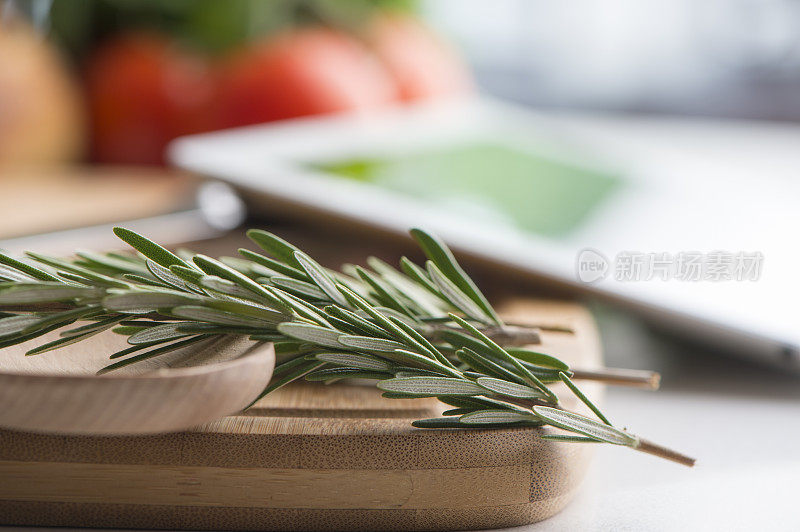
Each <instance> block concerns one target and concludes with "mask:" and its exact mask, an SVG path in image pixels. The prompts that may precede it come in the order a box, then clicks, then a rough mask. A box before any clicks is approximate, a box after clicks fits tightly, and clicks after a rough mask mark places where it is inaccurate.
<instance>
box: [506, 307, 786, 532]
mask: <svg viewBox="0 0 800 532" xmlns="http://www.w3.org/2000/svg"><path fill="white" fill-rule="evenodd" d="M598 321H599V323H600V326H601V331H602V333H603V339H604V346H605V350H606V361H607V364H608V365H609V366H620V367H640V368H652V369H656V370H659V371H661V372H662V377H663V380H662V388H661V390H660V391H658V392H646V391H639V390H633V389H626V388H611V389H609V392H608V394H607V396H606V400H605V406H604V408H603V411H604V413H605V414H606V415H608V416H609V417H610V419H611V420H612V422H615V423H619V424H622V425H626V426H628V427H629V428H630V429H631V430H632V431H634V432H637V433H639V434H641V435H642V436H645V437H647V438H648V439H651V440H654V441H657V442H659V443H662V444H664V445H667V446H671V447H674V448H675V449H678V450H680V451H684V452H686V453H688V454H690V455H693V456H695V457H696V458H697V459H698V462H697V466H696V467H695V468H694V469H688V468H685V467H682V466H679V465H676V464H672V463H670V462H666V461H662V460H658V459H656V458H653V457H650V456H647V455H643V454H639V453H634V452H630V451H629V450H628V449H623V448H616V447H611V446H604V445H599V446H598V449H597V453H596V455H595V458H594V461H593V463H592V466H591V468H590V470H589V473H588V476H587V478H586V479H585V481H584V483H583V485H582V488H581V490H580V493H579V495H578V496H577V497H576V499H575V500H574V501H573V502H572V503H571V504H570V505H569V506H568V507H567V508H566V509H565V510H564V511H563V512H561V513H560V514H558V515H556V516H554V517H552V518H551V519H548V520H547V521H544V522H541V523H537V524H534V525H530V526H527V527H520V528H515V529H510V530H517V531H521V530H525V531H531V532H534V531H535V532H540V531H551V530H557V531H560V530H615V531H617V530H670V531H671V530H682V531H683V530H704V531H705V530H720V531H723V530H724V531H735V530H770V531H777V530H794V531H796V530H800V489H798V482H800V377H797V376H791V375H785V374H781V373H779V372H778V371H774V370H769V369H765V368H762V367H759V366H754V365H751V364H750V363H746V362H740V361H738V360H735V359H730V358H726V357H724V356H719V355H714V354H712V353H709V352H707V351H705V350H703V349H700V348H698V347H694V346H687V345H680V344H678V343H677V342H675V341H673V340H669V339H666V338H663V337H660V336H659V335H657V334H653V333H652V332H650V331H648V330H647V329H646V328H645V327H643V326H642V325H641V324H639V323H638V322H637V321H635V320H634V319H633V318H631V317H629V316H623V315H619V314H615V313H611V312H609V311H607V310H604V311H601V312H600V313H599V314H598Z"/></svg>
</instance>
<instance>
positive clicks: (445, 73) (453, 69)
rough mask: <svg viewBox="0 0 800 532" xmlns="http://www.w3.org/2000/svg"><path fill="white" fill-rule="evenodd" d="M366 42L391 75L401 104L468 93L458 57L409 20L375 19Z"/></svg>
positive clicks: (466, 72) (465, 73)
mask: <svg viewBox="0 0 800 532" xmlns="http://www.w3.org/2000/svg"><path fill="white" fill-rule="evenodd" d="M367 41H368V42H369V44H370V45H371V47H372V49H373V50H374V52H375V53H376V54H377V55H378V57H379V58H380V60H381V61H382V62H383V64H384V66H385V67H386V69H387V70H388V71H389V72H390V74H391V75H392V78H393V79H394V82H395V84H396V86H397V90H398V92H399V97H400V99H401V100H406V101H409V100H418V99H425V98H435V97H442V96H452V95H457V94H464V93H467V92H470V91H471V90H472V78H471V76H470V73H469V70H468V68H467V67H466V65H465V64H464V62H463V61H462V60H461V58H460V57H459V56H458V54H456V53H455V51H454V50H453V49H452V48H450V47H449V46H448V44H447V43H445V42H444V41H443V40H442V39H440V38H439V37H438V36H437V35H436V34H435V33H434V32H433V31H432V30H431V29H430V28H428V27H426V26H425V25H424V24H422V22H420V21H419V20H417V19H415V18H413V17H411V16H408V15H403V14H400V13H385V14H381V15H378V16H376V17H375V18H374V19H373V20H372V23H371V25H370V27H369V30H368V32H367Z"/></svg>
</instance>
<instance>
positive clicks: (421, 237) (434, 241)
mask: <svg viewBox="0 0 800 532" xmlns="http://www.w3.org/2000/svg"><path fill="white" fill-rule="evenodd" d="M410 233H411V236H412V237H413V238H414V240H416V241H417V243H418V244H419V246H420V247H421V248H422V250H423V251H424V252H425V255H427V257H428V259H430V260H431V261H432V262H433V263H434V264H435V265H436V266H437V267H438V268H439V269H440V270H441V271H442V273H444V275H445V276H447V278H448V279H449V280H450V281H452V282H453V284H455V285H456V286H457V287H458V288H460V289H461V291H462V292H464V293H465V294H467V296H469V297H470V299H472V300H473V301H474V302H475V303H476V304H477V305H478V306H479V307H480V308H481V309H482V310H483V312H485V313H486V314H487V315H488V316H489V317H490V318H491V319H492V321H493V322H494V323H496V324H498V325H502V324H503V322H502V321H501V320H500V317H499V316H498V315H497V313H496V312H495V311H494V309H493V308H492V306H491V305H490V304H489V301H488V300H487V299H486V297H485V296H484V295H483V294H482V293H481V291H480V290H479V289H478V287H477V286H476V285H475V283H474V282H473V281H472V279H470V278H469V276H468V275H467V273H466V272H465V271H464V270H463V269H461V266H460V265H459V264H458V262H457V261H456V258H455V257H454V256H453V253H452V252H451V251H450V249H448V247H447V246H446V245H445V244H444V243H443V242H442V241H440V240H439V239H438V238H436V237H434V236H433V235H430V234H428V233H426V232H425V231H423V230H422V229H412V230H411V231H410Z"/></svg>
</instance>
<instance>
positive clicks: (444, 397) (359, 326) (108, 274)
mask: <svg viewBox="0 0 800 532" xmlns="http://www.w3.org/2000/svg"><path fill="white" fill-rule="evenodd" d="M114 232H115V233H116V235H117V236H118V237H119V238H121V239H122V240H123V241H125V242H126V243H128V244H129V245H130V246H131V247H133V248H134V249H135V250H136V252H137V253H136V254H130V255H128V254H120V253H109V254H96V253H86V252H79V253H77V254H76V257H75V258H74V259H72V260H63V259H57V258H53V257H46V256H43V255H38V254H33V253H29V254H27V257H25V258H21V259H16V258H12V257H9V256H6V255H3V254H0V311H2V312H0V347H5V346H10V345H14V344H18V343H21V342H26V341H28V340H31V339H33V338H36V337H38V336H41V335H43V334H45V333H47V332H49V331H52V330H55V329H58V328H61V327H65V326H67V325H70V324H72V323H74V322H76V321H79V320H80V321H84V322H88V323H87V324H84V325H81V326H79V327H76V328H72V329H69V330H66V331H64V332H62V333H61V338H59V339H57V340H55V341H52V342H49V343H47V344H44V345H42V346H39V347H36V348H33V349H31V350H30V351H28V353H27V354H28V355H37V354H39V353H43V352H46V351H50V350H54V349H57V348H58V347H61V346H63V345H68V344H71V343H74V342H78V341H81V340H83V339H85V338H88V337H89V336H92V335H94V334H97V333H99V332H102V331H105V330H107V329H109V328H112V327H113V331H114V332H116V333H118V334H123V335H125V336H127V337H128V343H129V344H131V347H129V348H127V349H124V350H122V351H119V352H117V353H112V354H110V357H109V358H110V359H112V360H113V363H111V364H109V365H108V366H106V367H105V368H103V369H101V370H100V372H99V373H105V372H108V371H114V370H116V369H118V368H121V367H124V366H127V365H130V364H134V363H136V362H139V361H142V360H147V359H150V358H153V357H156V356H160V355H163V354H166V353H169V352H172V351H174V350H176V349H180V348H182V347H184V346H186V345H190V344H193V343H196V342H200V341H202V340H205V339H208V338H212V337H214V336H217V335H244V336H249V337H250V338H251V339H253V340H257V341H271V342H274V344H275V350H276V355H277V359H278V360H277V363H276V367H275V371H274V375H273V378H272V381H271V382H270V383H268V385H267V386H266V388H265V389H264V392H263V393H262V394H261V396H259V399H260V398H261V397H263V396H264V395H266V394H267V393H270V392H271V391H273V390H275V389H277V388H279V387H281V386H284V385H286V384H288V383H290V382H293V381H295V380H298V379H302V378H305V379H306V380H312V381H329V380H339V379H343V378H368V379H375V380H377V386H378V388H380V389H381V390H383V395H384V396H385V397H390V398H415V397H437V398H438V399H439V400H441V401H442V402H444V403H446V404H448V405H451V406H453V407H454V408H452V409H450V410H447V411H445V412H444V417H442V418H435V419H425V420H418V421H415V422H414V423H413V424H414V425H415V426H417V427H421V428H439V427H445V428H493V427H539V426H543V425H548V426H551V427H555V428H558V429H561V430H563V431H566V432H567V434H551V433H546V434H543V435H541V437H542V438H544V439H549V440H553V441H559V442H605V443H611V444H614V445H622V446H626V447H630V448H632V449H636V450H640V451H643V452H647V453H651V454H655V455H658V456H660V457H662V458H666V459H669V460H673V461H676V462H679V463H682V464H685V465H693V463H694V460H693V459H692V458H689V457H687V456H684V455H682V454H680V453H677V452H675V451H671V450H669V449H666V448H663V447H660V446H658V445H655V444H653V443H651V442H649V441H646V440H643V439H641V438H639V437H638V436H636V435H633V434H631V433H629V432H627V431H625V430H621V429H618V428H615V427H613V426H612V425H611V424H610V422H609V421H608V418H607V417H606V416H605V415H604V414H603V413H602V412H601V411H600V410H599V409H598V408H597V406H596V405H594V404H593V403H592V402H591V401H590V400H589V399H588V398H587V397H586V396H585V395H584V394H583V393H582V392H581V391H580V390H579V389H578V387H577V386H576V385H575V384H574V383H573V381H572V378H581V377H583V378H593V379H597V380H608V379H609V378H610V379H611V380H615V381H618V382H623V383H624V382H629V383H631V382H632V383H634V384H637V383H638V384H641V381H642V379H641V378H638V377H637V376H636V375H635V374H631V373H625V374H620V373H619V372H618V371H617V372H612V373H611V374H610V375H611V376H610V377H609V374H604V373H603V372H597V371H593V372H592V371H581V370H573V369H571V368H570V367H569V366H568V365H567V364H565V363H564V362H563V361H561V360H560V359H558V358H556V357H554V356H552V355H548V354H544V353H539V352H536V351H533V350H530V349H527V348H522V347H519V346H520V345H529V344H533V343H538V342H539V336H538V330H537V329H535V328H533V329H532V328H526V327H520V326H517V325H507V324H505V323H504V322H503V321H502V320H501V319H500V318H499V316H498V314H497V312H495V310H494V309H493V308H492V306H491V305H490V303H489V301H488V299H487V298H486V297H485V296H484V295H483V294H482V293H481V291H480V289H479V288H478V287H477V285H476V284H475V283H474V282H473V281H472V280H471V279H470V278H469V276H467V274H466V273H465V272H464V270H463V269H462V268H461V266H460V265H459V264H458V262H457V261H456V259H455V257H454V256H453V254H452V253H451V251H450V250H449V249H448V248H447V246H445V245H444V243H442V242H441V241H440V240H439V239H437V238H436V237H434V236H432V235H430V234H428V233H426V232H424V231H422V230H419V229H413V230H412V231H411V234H412V236H413V237H414V239H415V240H416V241H417V242H418V243H419V245H420V247H421V248H422V250H423V251H424V252H425V254H426V256H427V257H428V261H427V262H426V264H425V265H424V267H423V266H420V265H417V264H414V263H413V262H412V261H410V260H409V259H407V258H405V257H404V258H403V259H402V261H401V263H400V269H395V268H393V267H392V266H390V265H388V264H386V263H384V262H383V261H380V260H378V259H375V258H370V259H369V260H368V265H369V267H368V268H363V267H358V266H345V267H344V268H343V271H341V272H340V271H333V270H329V269H327V268H325V267H323V266H322V265H320V264H319V263H318V262H316V261H315V260H314V259H313V258H311V257H310V256H309V255H307V254H306V253H304V252H303V251H301V250H300V249H298V248H297V247H295V246H293V245H292V244H290V243H288V242H286V241H284V240H282V239H281V238H279V237H277V236H275V235H273V234H271V233H268V232H266V231H261V230H251V231H248V233H247V234H248V236H249V237H250V239H251V240H252V241H253V242H254V243H256V244H257V245H258V246H259V247H260V248H261V249H262V250H263V252H264V253H266V255H265V254H263V253H256V252H253V251H250V250H240V254H241V257H223V258H221V259H219V260H216V259H213V258H211V257H206V256H204V255H195V254H192V253H189V252H178V253H173V252H170V251H168V250H166V249H164V248H163V247H161V246H159V245H158V244H156V243H155V242H153V241H151V240H149V239H147V238H145V237H143V236H141V235H138V234H136V233H134V232H132V231H129V230H127V229H123V228H117V229H115V230H114ZM653 380H654V379H653V375H652V374H649V373H648V374H647V375H645V377H644V381H645V382H653ZM553 382H563V383H564V384H566V386H567V387H568V389H569V390H571V392H573V393H574V394H575V396H576V397H577V398H578V399H579V400H580V401H582V402H583V403H585V404H586V406H587V407H588V408H589V409H590V410H591V411H592V412H593V413H594V414H595V415H596V416H597V419H598V420H595V419H591V418H589V417H586V416H583V415H580V414H577V413H574V412H569V411H567V410H565V409H564V408H563V407H562V406H561V404H560V401H559V397H558V395H557V394H556V392H555V391H554V390H553V389H551V387H550V386H549V385H548V384H549V383H553ZM256 400H258V399H256Z"/></svg>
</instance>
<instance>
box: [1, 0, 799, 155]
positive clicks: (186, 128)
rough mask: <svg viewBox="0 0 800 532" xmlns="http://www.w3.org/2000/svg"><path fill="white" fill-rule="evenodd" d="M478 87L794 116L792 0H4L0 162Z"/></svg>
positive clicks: (156, 143) (613, 104)
mask: <svg viewBox="0 0 800 532" xmlns="http://www.w3.org/2000/svg"><path fill="white" fill-rule="evenodd" d="M472 87H477V88H478V89H479V90H481V91H482V92H484V93H488V94H491V95H496V96H499V97H502V98H507V99H511V100H515V101H518V102H523V103H525V104H530V105H532V106H536V107H539V108H553V107H557V108H567V109H569V108H578V109H592V110H613V111H620V112H625V113H641V112H648V113H654V112H655V113H668V114H684V115H685V114H688V115H704V116H719V117H734V118H758V119H768V120H780V121H794V120H800V3H799V2H797V1H794V0H720V1H709V2H700V3H698V2H691V1H689V0H673V1H670V2H666V1H662V0H636V1H634V0H605V1H603V2H592V1H589V0H575V1H573V2H566V3H565V2H546V1H541V0H496V1H492V2H482V1H476V0H434V1H403V0H375V1H370V0H349V1H346V2H337V1H331V0H274V1H270V2H260V1H255V0H229V1H226V2H217V1H213V0H173V1H170V2H157V1H151V0H83V1H80V2H71V1H67V0H2V1H0V164H2V165H5V166H7V165H9V164H12V163H13V164H32V163H43V162H91V163H107V164H137V165H139V164H144V165H159V164H163V162H164V157H163V152H164V146H165V145H166V144H167V143H168V142H169V140H171V139H173V138H175V137H177V136H180V135H184V134H189V133H196V132H201V131H209V130H214V129H219V128H227V127H234V126H240V125H246V124H252V123H259V122H266V121H272V120H279V119H285V118H291V117H295V116H301V115H310V114H320V113H327V112H338V111H343V110H358V111H362V112H369V111H370V110H374V109H377V108H380V107H381V106H385V105H392V104H396V103H397V102H408V101H413V100H419V99H424V98H429V97H443V96H444V97H446V96H448V95H452V94H458V93H463V92H465V91H469V90H472Z"/></svg>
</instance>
